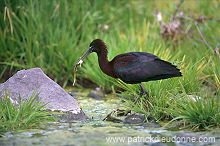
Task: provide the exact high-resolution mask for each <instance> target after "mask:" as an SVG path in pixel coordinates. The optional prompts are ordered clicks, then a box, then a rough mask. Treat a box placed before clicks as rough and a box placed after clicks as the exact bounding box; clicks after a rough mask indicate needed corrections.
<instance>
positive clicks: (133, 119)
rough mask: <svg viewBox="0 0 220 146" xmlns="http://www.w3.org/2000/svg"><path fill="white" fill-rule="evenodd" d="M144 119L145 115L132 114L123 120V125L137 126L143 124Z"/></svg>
mask: <svg viewBox="0 0 220 146" xmlns="http://www.w3.org/2000/svg"><path fill="white" fill-rule="evenodd" d="M145 119H146V115H145V114H139V113H134V114H131V115H128V116H127V117H126V118H125V120H124V123H125V124H139V123H144V121H145Z"/></svg>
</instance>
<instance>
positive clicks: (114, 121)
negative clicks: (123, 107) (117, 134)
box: [103, 113, 123, 123]
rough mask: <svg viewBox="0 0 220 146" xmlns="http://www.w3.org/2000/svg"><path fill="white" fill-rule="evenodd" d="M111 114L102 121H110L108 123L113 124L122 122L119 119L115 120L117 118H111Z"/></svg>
mask: <svg viewBox="0 0 220 146" xmlns="http://www.w3.org/2000/svg"><path fill="white" fill-rule="evenodd" d="M111 114H112V113H110V114H108V115H107V116H106V117H105V118H104V119H103V121H110V122H113V123H121V122H123V121H122V120H121V119H117V118H115V117H113V116H112V115H111Z"/></svg>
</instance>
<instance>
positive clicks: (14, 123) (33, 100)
mask: <svg viewBox="0 0 220 146" xmlns="http://www.w3.org/2000/svg"><path fill="white" fill-rule="evenodd" d="M19 98H20V100H19V101H18V103H15V102H14V103H13V102H12V101H11V99H10V94H6V95H5V96H3V97H0V111H1V112H0V132H5V131H11V130H18V129H28V128H36V127H37V126H39V124H41V123H46V122H53V121H55V120H56V118H55V117H54V116H53V115H52V112H49V111H46V110H45V107H46V104H43V103H41V102H40V100H37V98H38V94H35V93H33V94H32V95H31V96H30V97H29V98H28V99H27V100H26V101H23V100H22V98H21V97H19Z"/></svg>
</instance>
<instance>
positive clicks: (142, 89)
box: [134, 83, 149, 104]
mask: <svg viewBox="0 0 220 146" xmlns="http://www.w3.org/2000/svg"><path fill="white" fill-rule="evenodd" d="M144 94H146V95H147V97H149V93H148V92H147V90H146V89H145V88H144V86H143V85H142V84H141V83H140V94H139V96H138V98H137V99H136V100H135V101H134V104H136V103H137V102H138V100H139V99H140V98H141V96H143V95H144Z"/></svg>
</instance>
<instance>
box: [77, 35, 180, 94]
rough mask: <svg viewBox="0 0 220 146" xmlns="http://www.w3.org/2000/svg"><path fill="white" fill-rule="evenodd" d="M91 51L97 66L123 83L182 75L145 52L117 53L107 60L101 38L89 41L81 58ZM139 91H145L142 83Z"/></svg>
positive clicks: (174, 67)
mask: <svg viewBox="0 0 220 146" xmlns="http://www.w3.org/2000/svg"><path fill="white" fill-rule="evenodd" d="M92 52H96V53H97V55H98V62H99V66H100V68H101V70H102V71H103V72H104V73H105V74H107V75H109V76H111V77H113V78H120V79H121V80H122V81H124V82H125V83H129V84H137V83H140V85H141V82H147V81H153V80H161V79H167V78H172V77H180V76H182V74H181V72H180V70H179V69H178V68H177V67H176V66H175V65H172V64H171V63H170V62H167V61H164V60H161V59H160V58H158V57H157V56H155V55H153V54H150V53H146V52H129V53H124V54H119V55H117V56H116V57H115V58H113V59H112V60H111V61H108V59H107V54H108V51H107V47H106V45H105V43H104V42H103V41H102V40H101V39H95V40H93V41H92V42H91V44H90V46H89V49H88V50H87V51H86V52H85V53H84V54H83V56H82V57H81V60H83V59H84V58H85V57H86V56H87V55H89V54H90V53H92ZM141 91H142V92H146V90H145V89H144V88H143V86H142V85H141ZM146 93H147V92H146ZM141 94H143V93H141Z"/></svg>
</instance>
